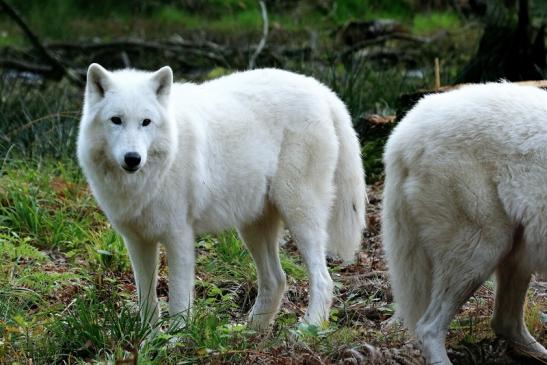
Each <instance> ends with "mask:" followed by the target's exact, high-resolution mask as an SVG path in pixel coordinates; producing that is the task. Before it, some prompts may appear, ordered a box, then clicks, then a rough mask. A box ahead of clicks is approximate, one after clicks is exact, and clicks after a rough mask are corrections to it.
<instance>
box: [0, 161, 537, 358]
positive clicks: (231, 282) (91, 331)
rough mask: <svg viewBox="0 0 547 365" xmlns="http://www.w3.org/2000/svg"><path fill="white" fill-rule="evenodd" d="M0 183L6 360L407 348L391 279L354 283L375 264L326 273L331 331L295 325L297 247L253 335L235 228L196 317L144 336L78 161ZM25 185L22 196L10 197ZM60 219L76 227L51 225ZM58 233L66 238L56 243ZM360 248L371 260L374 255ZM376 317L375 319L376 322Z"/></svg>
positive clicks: (33, 169)
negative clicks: (392, 325)
mask: <svg viewBox="0 0 547 365" xmlns="http://www.w3.org/2000/svg"><path fill="white" fill-rule="evenodd" d="M61 165H62V167H61ZM61 178H62V183H61V182H60V179H61ZM0 186H2V190H1V193H0V222H1V224H0V359H1V361H0V362H2V363H7V364H11V363H21V364H24V363H29V361H32V362H33V363H34V364H53V363H67V364H68V363H95V362H106V363H114V362H115V361H122V360H127V361H130V363H132V361H134V360H135V359H138V363H139V364H179V363H201V362H204V361H205V362H213V363H214V362H224V363H231V362H249V361H252V359H253V358H254V357H258V358H260V359H262V360H264V359H270V361H273V360H272V359H276V358H277V356H280V358H283V357H286V358H289V359H292V358H294V356H300V357H302V359H304V358H305V357H306V356H312V355H313V356H318V357H321V358H323V359H330V360H329V361H334V360H335V359H337V358H338V357H339V356H342V355H340V354H341V353H343V352H344V351H345V350H344V349H348V348H353V349H357V350H361V351H367V350H366V349H365V347H363V344H364V343H371V344H373V345H376V346H392V347H400V346H402V345H403V344H404V343H405V342H406V341H407V340H406V338H405V337H404V336H402V335H401V334H400V333H399V332H386V331H383V330H382V329H381V327H380V322H381V321H382V320H384V319H385V318H389V316H390V315H391V313H392V308H391V307H390V302H389V299H386V298H388V287H387V286H386V285H387V283H386V281H383V280H376V279H375V280H365V281H361V282H353V283H352V281H351V280H352V279H351V278H352V277H354V276H355V275H359V273H362V272H369V271H371V270H373V267H374V264H371V263H369V262H368V261H367V260H368V259H365V261H361V264H360V265H361V266H357V267H356V268H354V269H350V270H349V271H348V269H344V270H342V269H341V268H340V267H338V266H336V265H333V266H331V272H332V273H333V278H334V280H335V283H336V298H337V299H336V301H335V305H334V308H333V310H332V316H331V323H330V325H329V326H328V327H325V328H317V327H314V326H302V325H300V326H299V325H298V322H297V321H298V317H299V316H301V315H302V314H303V310H304V308H305V303H306V292H307V290H306V286H307V275H306V273H305V270H304V268H303V266H302V264H301V262H300V259H299V256H298V254H297V253H296V251H295V249H294V247H293V246H292V245H291V244H289V246H288V247H286V248H284V249H282V265H283V268H284V270H285V271H286V272H287V274H288V287H289V291H288V293H287V294H286V299H285V301H284V304H283V307H282V311H281V313H280V314H279V316H278V318H277V320H276V325H275V327H274V329H273V332H272V333H271V334H270V335H266V336H265V335H261V334H258V333H255V332H254V331H252V330H250V329H248V328H247V327H246V326H245V320H246V315H247V313H248V311H249V310H250V307H251V305H252V302H253V300H254V296H255V295H256V283H255V280H256V273H255V269H254V264H253V263H252V260H251V258H250V256H249V253H248V252H247V251H246V249H245V248H244V246H243V244H242V243H241V242H240V241H239V239H238V237H237V235H236V234H235V233H234V232H226V233H223V234H220V235H208V236H203V237H200V238H199V239H198V240H197V245H196V247H197V253H198V259H197V269H196V276H197V278H198V280H197V283H196V301H195V308H194V314H193V316H192V318H191V319H190V321H189V322H188V323H187V324H186V325H184V326H182V327H181V328H177V329H172V328H171V327H169V323H170V322H169V320H168V319H167V318H163V319H162V320H161V321H160V324H159V326H160V327H161V328H163V332H161V333H160V334H159V335H158V336H156V337H153V338H151V339H149V340H147V338H149V337H148V336H149V334H150V328H148V327H146V326H145V325H143V324H142V323H141V321H140V320H139V316H138V308H137V305H136V297H135V289H134V285H133V281H132V275H131V269H130V265H129V260H128V257H127V254H126V251H125V249H124V247H123V244H122V242H121V240H120V238H119V237H118V236H117V235H116V234H115V233H113V231H112V229H111V228H110V226H109V224H108V222H107V221H106V219H105V218H104V216H103V215H102V214H101V213H99V211H98V209H97V207H96V205H95V203H94V201H93V199H92V197H91V196H90V193H89V191H88V190H87V189H86V186H85V182H84V181H83V179H82V176H81V174H80V172H79V169H78V167H77V166H76V165H75V164H74V162H71V161H70V160H67V161H64V162H63V163H62V164H61V163H60V162H54V161H47V162H46V161H41V162H40V163H39V164H33V163H31V162H26V163H23V162H20V161H9V162H7V163H6V164H5V165H4V170H3V176H2V180H1V184H0ZM21 186H24V189H25V190H24V193H18V192H14V191H16V190H17V188H16V187H21ZM29 202H32V203H29ZM14 206H31V207H32V209H28V212H27V210H25V209H22V210H21V212H22V213H20V214H21V216H27V215H28V216H31V217H34V216H38V217H39V218H38V219H36V223H33V224H32V225H26V224H25V225H23V224H21V223H20V221H21V220H23V219H18V220H17V219H13V218H12V215H11V214H12V211H11V208H12V207H14ZM59 211H62V215H63V217H64V220H65V221H66V222H72V224H63V225H61V226H60V227H55V225H56V224H58V223H59V221H58V219H57V218H56V217H57V214H59V213H58V212H59ZM32 212H39V213H32ZM74 224H77V225H78V228H77V229H76V230H74V229H73V228H71V225H74ZM56 231H58V232H59V233H58V237H63V238H62V239H57V240H54V239H53V237H56V236H55V235H54V232H56ZM43 237H49V238H47V239H44V238H43ZM68 237H70V239H68ZM371 242H372V241H371ZM370 244H371V245H374V244H373V243H370ZM363 250H364V252H368V254H367V255H369V256H370V257H373V256H374V254H373V252H374V249H372V248H371V247H367V246H365V247H364V248H363ZM161 262H162V264H161V267H160V285H159V288H160V289H159V295H160V300H161V305H162V307H163V308H164V310H165V308H166V304H167V303H166V294H167V293H166V291H165V290H166V288H165V285H166V267H165V264H164V262H165V258H164V257H163V254H162V259H161ZM371 265H372V266H371ZM375 265H377V264H375ZM352 270H357V271H356V272H355V271H352ZM491 294H492V285H491V284H486V285H485V286H484V287H483V289H481V291H480V292H479V293H478V294H477V295H476V296H475V298H474V299H472V300H471V301H470V302H469V303H468V304H467V305H466V307H464V310H463V312H462V314H461V315H460V317H459V318H458V319H457V320H456V321H454V323H453V326H452V328H451V333H452V335H451V337H452V338H453V341H452V342H453V343H454V344H456V343H464V344H465V343H477V342H478V341H481V340H483V339H485V338H486V339H487V338H489V337H490V336H491V333H490V332H489V329H488V324H487V322H488V319H489V315H490V311H491V309H492V301H491ZM529 302H530V304H529V306H528V312H527V316H526V319H527V322H528V324H529V328H530V329H531V330H532V331H533V332H534V333H535V334H536V335H539V336H545V328H544V327H543V326H542V324H541V323H542V322H541V318H540V316H541V312H542V310H545V303H543V302H540V301H537V300H536V298H534V297H532V296H531V297H530V301H529ZM373 309H374V310H375V311H376V312H374V313H379V314H376V315H373V316H372V317H371V314H370V311H371V310H373ZM367 313H369V314H367ZM376 316H378V317H376ZM542 334H543V335H542ZM543 338H544V337H543ZM540 341H541V337H540ZM310 354H312V355H310ZM31 359H32V360H31ZM135 361H136V360H135ZM302 361H304V360H302Z"/></svg>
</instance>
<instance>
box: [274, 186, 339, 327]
mask: <svg viewBox="0 0 547 365" xmlns="http://www.w3.org/2000/svg"><path fill="white" fill-rule="evenodd" d="M293 193H294V194H293V195H292V198H291V199H287V200H285V201H284V204H283V205H281V207H280V212H281V215H282V216H283V220H284V221H285V222H286V224H287V227H288V228H289V231H290V232H291V234H292V236H293V238H294V240H295V242H296V246H297V247H298V251H299V252H300V255H301V257H302V260H303V261H304V264H305V266H306V269H307V272H308V276H309V280H310V284H309V285H310V287H309V304H308V310H307V311H306V314H305V316H304V322H306V323H309V324H313V325H320V324H322V323H323V322H324V321H327V320H328V319H329V309H330V306H331V304H332V291H333V288H334V284H333V281H332V279H331V277H330V274H329V272H328V269H327V260H326V244H327V237H328V234H327V230H326V227H327V222H328V214H329V210H328V208H329V207H330V195H329V194H320V193H319V192H318V191H314V190H313V189H309V190H306V187H305V186H302V188H301V189H300V190H299V191H298V192H296V191H293Z"/></svg>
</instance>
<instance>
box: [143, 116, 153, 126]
mask: <svg viewBox="0 0 547 365" xmlns="http://www.w3.org/2000/svg"><path fill="white" fill-rule="evenodd" d="M150 123H152V121H151V120H150V119H148V118H146V119H145V120H143V121H142V126H143V127H146V126H147V125H149V124H150Z"/></svg>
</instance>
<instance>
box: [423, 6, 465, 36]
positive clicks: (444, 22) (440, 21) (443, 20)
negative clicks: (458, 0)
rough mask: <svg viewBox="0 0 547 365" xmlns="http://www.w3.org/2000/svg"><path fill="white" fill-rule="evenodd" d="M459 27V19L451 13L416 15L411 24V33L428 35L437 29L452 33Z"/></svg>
mask: <svg viewBox="0 0 547 365" xmlns="http://www.w3.org/2000/svg"><path fill="white" fill-rule="evenodd" d="M460 27H461V21H460V18H458V15H457V14H456V13H455V12H453V11H445V12H429V13H423V14H416V15H415V16H414V19H413V22H412V31H413V32H414V33H416V34H430V33H432V32H436V31H438V30H439V29H443V30H446V31H454V30H457V29H458V28H460Z"/></svg>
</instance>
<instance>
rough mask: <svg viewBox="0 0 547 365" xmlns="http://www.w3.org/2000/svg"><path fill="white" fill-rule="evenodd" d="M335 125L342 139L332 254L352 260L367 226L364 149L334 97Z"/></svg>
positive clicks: (331, 222)
mask: <svg viewBox="0 0 547 365" xmlns="http://www.w3.org/2000/svg"><path fill="white" fill-rule="evenodd" d="M329 100H330V108H331V112H332V114H333V118H334V128H335V132H336V136H337V138H338V142H339V149H338V162H337V165H336V170H335V175H334V186H335V189H336V195H335V199H334V205H333V207H332V210H331V215H330V220H329V227H328V233H329V244H328V247H327V250H328V253H329V254H330V255H334V256H337V257H340V258H341V259H343V260H344V261H345V262H351V261H352V260H353V259H354V257H355V253H356V252H357V251H358V250H359V246H360V245H361V238H362V233H363V229H364V228H365V201H366V190H365V173H364V170H363V163H362V162H361V148H360V146H359V141H358V139H357V135H356V134H355V131H354V129H353V126H352V123H351V117H350V115H349V112H348V111H347V109H346V106H345V105H344V104H343V103H342V102H341V101H340V100H339V99H338V98H337V97H330V98H329Z"/></svg>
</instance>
